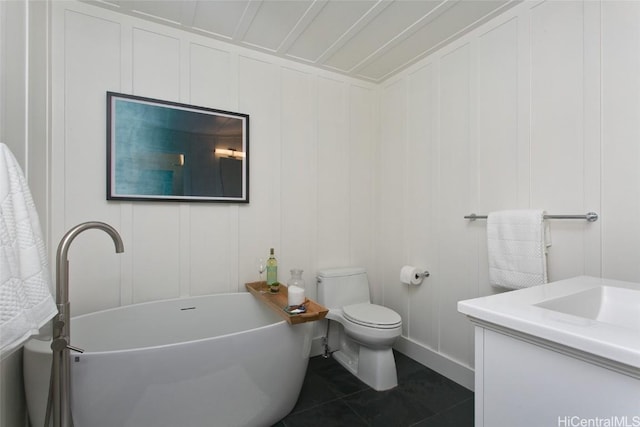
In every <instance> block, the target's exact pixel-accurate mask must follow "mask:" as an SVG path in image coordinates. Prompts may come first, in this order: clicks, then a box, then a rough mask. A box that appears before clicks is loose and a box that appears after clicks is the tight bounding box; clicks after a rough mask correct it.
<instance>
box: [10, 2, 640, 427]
mask: <svg viewBox="0 0 640 427" xmlns="http://www.w3.org/2000/svg"><path fill="white" fill-rule="evenodd" d="M50 6H51V8H52V19H51V26H52V27H51V37H52V38H51V44H50V46H51V59H52V64H51V69H50V89H51V97H50V101H49V102H50V115H51V116H50V117H39V119H41V123H45V124H46V123H50V130H49V129H48V127H47V126H46V125H42V129H45V128H47V129H46V131H44V132H43V133H46V132H49V131H50V136H49V138H48V139H47V141H48V144H49V145H48V146H46V147H44V146H43V145H42V144H43V143H42V142H41V143H40V144H36V143H34V142H30V144H29V145H27V144H26V143H25V148H24V153H23V154H24V157H25V159H27V158H28V159H29V161H30V162H31V164H34V165H40V166H42V165H44V167H42V168H32V170H31V171H30V177H31V178H32V181H31V182H32V183H33V184H35V185H34V188H35V189H36V193H37V195H36V198H37V201H38V203H39V206H38V208H39V210H40V211H41V215H43V214H42V212H45V214H44V216H45V219H43V222H44V223H45V224H46V226H45V228H46V229H47V231H48V243H49V246H50V248H51V249H50V250H51V254H52V258H53V257H54V255H55V247H56V245H57V242H58V241H59V239H60V237H61V236H62V235H63V233H64V232H65V231H66V230H67V229H69V228H70V227H72V226H74V225H75V224H77V223H79V222H82V221H87V220H102V221H106V222H108V223H111V224H113V225H114V226H115V227H116V228H117V229H118V230H119V231H120V232H121V234H122V236H123V239H124V241H125V253H124V254H121V255H116V254H115V253H114V249H113V244H112V242H111V240H110V239H109V238H108V237H107V236H106V235H104V234H103V233H101V232H98V231H90V232H87V233H85V234H83V235H82V236H80V237H78V239H76V241H75V242H74V243H73V245H72V248H71V251H70V256H69V257H70V260H71V266H70V269H71V298H72V310H73V313H74V314H79V313H84V312H89V311H94V310H99V309H104V308H109V307H114V306H118V305H122V304H130V303H134V302H141V301H148V300H154V299H160V298H167V297H175V296H184V295H199V294H205V293H215V292H228V291H237V290H243V283H245V282H247V281H252V280H255V279H257V276H258V272H257V265H256V259H257V258H258V257H259V256H265V255H266V254H267V251H268V248H269V247H275V248H276V251H277V252H276V253H277V254H278V257H279V260H280V266H281V271H282V273H281V279H283V280H286V279H287V277H288V270H289V269H290V268H293V267H299V268H303V269H304V270H305V275H304V277H305V279H306V281H307V284H308V285H309V293H310V294H311V296H313V295H314V294H315V281H314V279H313V276H314V274H315V272H316V271H317V270H318V269H319V268H326V267H332V266H338V265H363V266H365V267H366V268H367V270H368V271H369V272H370V281H371V283H372V294H373V299H374V301H376V302H382V303H384V304H385V305H387V306H389V307H392V308H394V309H396V310H397V311H398V312H399V313H400V314H401V315H402V317H403V322H404V325H403V337H402V338H401V339H400V341H399V343H398V348H400V349H401V350H402V351H404V352H406V353H407V354H409V355H411V356H413V357H415V358H417V359H418V360H420V361H422V362H424V363H425V364H427V365H429V366H431V367H432V368H434V369H437V370H439V371H441V372H443V373H445V374H446V375H448V376H450V377H451V378H453V379H455V380H457V381H459V382H461V383H463V384H465V385H468V386H472V383H473V378H472V375H473V372H472V368H473V366H472V365H473V342H472V336H471V325H470V324H469V322H468V321H467V320H466V319H465V318H464V317H463V316H461V315H460V314H458V313H457V310H456V302H457V301H458V300H460V299H466V298H473V297H476V296H480V295H487V294H490V293H493V292H496V290H494V289H493V288H491V287H490V286H489V285H488V282H487V268H486V248H485V246H486V245H485V238H486V234H485V223H484V221H476V222H474V223H471V222H468V221H466V220H464V219H463V216H464V215H466V214H468V213H471V212H476V213H481V214H484V213H487V212H490V211H493V210H498V209H507V208H528V207H540V208H544V209H547V210H548V211H549V212H550V213H558V214H562V213H585V212H587V211H589V210H593V211H596V212H598V213H599V214H600V215H601V219H600V220H599V221H598V222H597V223H593V224H588V223H586V222H582V221H553V222H552V223H551V229H552V237H553V246H552V247H551V250H550V259H549V264H550V278H551V279H552V280H556V279H562V278H565V277H569V276H574V275H578V274H591V275H596V276H598V275H602V276H604V277H608V278H614V279H623V280H632V281H640V263H638V255H637V254H639V253H640V221H638V218H640V168H639V167H638V165H639V164H640V143H639V141H640V126H638V123H639V122H640V77H639V76H640V3H638V2H626V1H619V2H618V1H604V2H596V1H593V2H582V1H563V2H556V1H549V2H524V3H523V4H521V5H518V6H516V7H514V8H513V9H511V10H509V11H508V12H506V13H505V14H503V15H502V16H499V17H497V18H495V19H493V20H492V21H491V22H488V23H487V24H485V25H484V26H482V27H480V28H478V29H476V30H474V31H473V32H472V33H470V34H468V35H466V36H464V37H462V38H461V39H459V40H457V41H455V42H454V43H452V44H451V45H448V46H446V47H444V48H443V49H441V50H440V51H438V52H436V53H434V54H433V55H431V56H429V57H428V58H426V59H424V60H423V61H421V62H419V63H417V64H415V65H414V66H412V67H411V68H409V69H407V70H405V71H404V72H402V73H401V74H400V75H398V76H395V77H393V78H392V79H390V80H388V81H386V82H384V83H383V84H381V85H380V86H379V87H375V86H372V85H369V84H366V83H362V82H358V81H355V80H352V79H348V78H345V77H342V76H339V75H334V74H331V73H326V72H321V71H317V70H313V69H312V68H308V67H305V66H303V65H300V64H294V63H289V62H286V61H284V60H280V59H274V58H270V57H268V56H266V55H263V54H258V53H255V52H251V51H248V50H243V49H240V48H237V47H232V46H229V45H226V44H224V43H220V42H216V41H212V40H207V39H206V38H203V37H200V36H198V35H194V34H190V33H186V32H182V31H179V30H176V29H172V28H168V27H163V26H160V25H156V24H151V23H145V22H143V21H140V20H137V19H133V18H131V17H126V16H121V15H118V14H115V13H110V11H107V10H105V9H97V8H94V7H92V6H91V5H89V4H85V3H76V2H52V3H51V4H50ZM3 10H4V9H3ZM4 16H5V15H3V19H6V18H4ZM43 16H44V15H43ZM3 22H4V21H3ZM40 27H42V28H46V26H38V28H40ZM34 28H35V27H34ZM37 31H40V30H37ZM30 34H32V35H34V37H33V39H34V41H39V43H41V42H42V40H44V38H42V37H35V34H36V30H35V29H34V32H33V33H31V31H30ZM38 34H39V33H38ZM41 39H42V40H41ZM3 46H4V47H3V54H4V53H6V52H7V51H8V48H7V47H6V45H3ZM38 49H39V50H41V51H44V50H46V49H47V47H45V44H42V45H41V46H39V47H38ZM3 70H4V69H3ZM39 72H40V73H41V74H42V75H44V74H46V70H45V71H43V70H40V71H39ZM14 80H20V79H14ZM5 89H6V88H5ZM108 90H111V91H117V92H124V93H133V94H136V95H143V96H149V97H153V98H161V99H167V100H171V101H179V102H185V103H191V104H196V105H202V106H207V107H213V108H218V109H223V110H230V111H239V112H242V113H248V114H250V116H251V135H250V150H251V161H250V197H251V203H250V204H248V205H233V204H188V203H158V202H156V203H130V202H107V201H106V200H105V187H106V171H105V164H106V159H105V152H106V141H105V116H106V105H105V104H106V99H105V98H106V97H105V92H106V91H108ZM42 92H43V94H41V95H40V97H41V98H42V99H44V98H46V96H47V95H46V94H45V93H44V90H43V91H42ZM4 111H5V112H6V111H7V110H6V109H5V110H4ZM7 117H8V116H7V115H6V113H5V115H4V116H3V120H5V121H6V120H8V119H7ZM49 119H50V121H48V120H49ZM32 133H33V132H32ZM18 147H20V145H18ZM34 162H35V163H34ZM45 163H46V164H45ZM47 168H48V169H47ZM47 171H48V172H47ZM47 173H48V175H49V182H47V183H46V185H42V184H41V183H40V178H41V177H42V176H45V175H46V174H47ZM33 174H35V175H33ZM403 264H413V265H418V266H424V267H426V268H428V269H429V270H430V271H431V273H432V275H431V277H430V278H428V279H426V280H425V281H424V283H423V284H422V285H421V286H419V287H412V288H408V287H406V286H405V285H402V284H400V283H399V279H398V274H399V270H400V267H401V266H402V265H403ZM7 366H8V365H7ZM5 368H6V366H3V370H5ZM2 379H3V380H5V379H7V376H6V375H5V373H4V371H3V374H2ZM11 384H12V385H11V388H12V389H16V390H17V389H19V387H18V386H17V385H15V380H13V381H12V383H11ZM3 390H4V389H3ZM7 402H10V400H8V399H7V398H6V397H2V402H1V404H2V406H3V408H6V407H7V406H8V405H9V403H7ZM5 424H6V423H5Z"/></svg>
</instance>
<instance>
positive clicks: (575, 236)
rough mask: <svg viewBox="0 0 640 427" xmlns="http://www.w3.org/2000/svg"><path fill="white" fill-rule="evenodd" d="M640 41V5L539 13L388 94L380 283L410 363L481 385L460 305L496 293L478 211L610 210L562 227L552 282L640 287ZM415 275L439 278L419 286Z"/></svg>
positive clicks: (591, 5)
mask: <svg viewBox="0 0 640 427" xmlns="http://www.w3.org/2000/svg"><path fill="white" fill-rule="evenodd" d="M639 28H640V3H638V2H611V1H607V2H602V3H599V2H581V1H566V2H559V1H558V2H556V1H553V2H525V3H523V4H521V5H519V6H517V7H516V8H514V9H513V10H511V11H508V12H507V13H505V14H504V15H502V16H500V17H498V18H496V19H494V20H492V21H491V22H489V23H488V24H486V25H484V26H483V27H481V28H479V29H478V30H476V31H474V32H473V33H471V34H469V35H467V36H465V37H463V38H462V39H460V40H458V41H456V42H455V43H453V44H451V45H449V46H447V47H445V48H443V49H442V50H440V51H439V52H437V53H435V54H433V55H431V56H430V57H429V58H427V59H425V60H423V61H422V62H420V63H419V64H416V65H415V66H413V67H411V69H408V70H406V71H405V72H403V73H402V74H400V75H398V76H396V77H394V78H392V79H390V80H389V81H387V82H385V83H384V84H383V85H382V87H381V92H382V93H381V103H380V105H381V109H382V120H381V123H382V129H381V137H380V144H381V148H380V150H379V151H380V153H381V155H380V157H379V159H378V163H379V165H378V170H379V171H380V174H379V176H378V177H377V179H378V180H379V182H380V185H379V189H378V193H377V197H378V203H379V205H378V210H379V212H380V218H379V226H380V228H381V230H382V233H381V235H380V239H379V240H378V242H377V248H378V251H379V254H378V258H377V260H378V262H377V265H379V266H380V268H379V272H378V275H377V276H378V277H379V278H380V280H379V281H378V282H377V283H376V286H377V287H378V293H380V292H382V293H384V302H385V304H386V305H389V306H390V307H392V308H394V309H396V310H397V311H399V312H400V313H402V315H403V319H404V321H405V325H404V334H403V338H402V340H401V342H400V343H399V345H398V346H399V348H400V349H402V351H405V352H407V353H408V354H410V355H413V356H414V357H417V358H418V359H419V360H422V361H423V362H425V363H427V364H429V365H431V366H433V367H435V368H436V369H439V370H441V371H442V372H445V373H447V375H449V376H451V377H453V378H455V379H457V380H458V381H460V382H462V383H463V384H467V385H471V383H472V380H473V378H472V370H471V368H472V367H473V342H472V327H471V324H470V323H469V322H468V320H466V319H465V318H464V316H462V315H460V314H459V313H457V310H456V302H457V301H459V300H461V299H468V298H473V297H477V296H482V295H488V294H491V293H493V292H496V291H495V290H494V289H492V288H491V287H490V286H489V285H488V278H487V276H488V273H487V255H486V243H485V239H486V234H485V225H486V222H485V221H480V220H479V221H476V222H469V221H467V220H464V219H463V216H464V215H467V214H469V213H472V212H475V213H477V214H486V213H488V212H490V211H494V210H499V209H509V208H543V209H546V210H547V211H548V212H549V213H552V214H584V213H586V212H588V211H596V212H598V213H599V214H600V220H599V221H598V222H596V223H587V222H586V221H571V220H555V221H551V232H552V241H553V246H552V247H551V249H550V253H549V277H550V280H558V279H563V278H567V277H571V276H576V275H581V274H589V275H595V276H600V275H601V276H603V277H608V278H614V279H622V280H631V281H640V267H639V264H638V255H637V254H638V253H640V223H639V222H638V220H637V219H638V218H639V217H640V179H639V178H640V172H639V168H638V164H639V161H640V143H639V141H640V138H639V136H640V135H639V132H640V127H639V126H638V122H639V119H640V78H639V77H638V76H640V30H639ZM389 152H393V153H395V154H396V155H395V156H393V158H390V156H388V155H385V154H386V153H389ZM403 264H414V265H419V266H425V267H428V268H429V270H430V271H431V273H432V275H431V277H430V278H428V279H427V280H426V281H425V282H424V283H423V284H422V286H420V287H418V288H411V289H408V288H407V287H406V286H402V285H400V284H399V283H398V279H397V272H398V270H399V268H400V267H401V266H402V265H403Z"/></svg>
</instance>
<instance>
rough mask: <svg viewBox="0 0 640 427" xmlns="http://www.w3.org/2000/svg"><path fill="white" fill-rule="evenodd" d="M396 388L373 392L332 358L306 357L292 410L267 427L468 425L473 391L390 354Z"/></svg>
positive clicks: (471, 425)
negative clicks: (393, 363)
mask: <svg viewBox="0 0 640 427" xmlns="http://www.w3.org/2000/svg"><path fill="white" fill-rule="evenodd" d="M395 358H396V367H397V369H398V387H396V388H394V389H392V390H388V391H383V392H377V391H375V390H373V389H371V388H370V387H368V386H367V385H366V384H364V383H362V382H361V381H360V380H358V379H357V378H356V377H354V376H353V375H351V374H350V373H349V372H348V371H347V370H346V369H344V368H343V367H342V366H340V364H339V363H338V362H336V361H335V360H334V359H333V358H329V359H324V358H323V357H321V356H316V357H312V358H311V359H310V360H309V367H308V368H307V375H306V377H305V380H304V384H303V386H302V391H301V392H300V397H299V398H298V402H297V403H296V406H295V407H294V408H293V411H291V413H290V414H289V415H287V416H286V417H285V418H284V419H282V420H281V421H280V422H278V423H277V424H275V425H274V426H273V427H297V426H304V427H314V426H321V427H343V426H349V427H359V426H363V427H374V426H380V427H409V426H412V427H473V392H472V391H470V390H468V389H466V388H464V387H462V386H461V385H458V384H456V383H455V382H453V381H451V380H449V379H447V378H445V377H443V376H442V375H440V374H438V373H436V372H434V371H432V370H431V369H429V368H427V367H425V366H423V365H421V364H420V363H418V362H416V361H414V360H412V359H411V358H409V357H407V356H405V355H403V354H401V353H398V352H395Z"/></svg>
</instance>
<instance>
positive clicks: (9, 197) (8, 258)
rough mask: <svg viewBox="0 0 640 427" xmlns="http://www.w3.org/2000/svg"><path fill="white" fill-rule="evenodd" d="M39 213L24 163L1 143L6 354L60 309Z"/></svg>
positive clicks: (0, 337) (2, 348)
mask: <svg viewBox="0 0 640 427" xmlns="http://www.w3.org/2000/svg"><path fill="white" fill-rule="evenodd" d="M50 284H51V276H50V273H49V265H48V262H47V251H46V248H45V244H44V240H43V239H42V231H41V229H40V222H39V220H38V213H37V212H36V207H35V204H34V202H33V198H32V197H31V192H30V191H29V187H28V186H27V181H26V179H25V177H24V174H23V172H22V169H21V168H20V165H19V164H18V162H17V161H16V159H15V157H14V156H13V154H12V153H11V151H10V150H9V148H8V147H7V146H6V145H5V144H2V143H0V355H2V356H3V357H4V356H6V355H8V354H9V353H10V352H11V351H13V350H15V349H16V348H19V347H20V346H21V345H22V344H24V342H25V341H26V340H27V339H29V338H30V337H31V336H32V335H35V334H37V333H38V330H39V329H40V328H41V327H43V326H44V325H45V324H46V323H47V322H48V321H49V320H50V319H51V318H52V317H53V316H55V315H56V314H57V312H58V309H57V307H56V304H55V301H54V299H53V297H52V295H51V286H50Z"/></svg>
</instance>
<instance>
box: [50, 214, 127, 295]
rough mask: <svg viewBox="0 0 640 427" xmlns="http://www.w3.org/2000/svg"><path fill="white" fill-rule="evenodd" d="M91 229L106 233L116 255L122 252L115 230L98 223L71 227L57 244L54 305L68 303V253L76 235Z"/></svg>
mask: <svg viewBox="0 0 640 427" xmlns="http://www.w3.org/2000/svg"><path fill="white" fill-rule="evenodd" d="M92 228H95V229H98V230H102V231H104V232H106V233H107V234H108V235H109V236H111V238H112V239H113V243H114V244H115V246H116V253H122V252H124V244H123V243H122V237H120V234H119V233H118V232H117V231H116V229H115V228H113V227H112V226H110V225H109V224H106V223H104V222H100V221H89V222H83V223H82V224H78V225H76V226H75V227H73V228H72V229H71V230H69V231H67V233H66V234H65V235H64V236H63V237H62V239H61V240H60V243H59V244H58V252H57V255H56V265H57V269H56V303H57V304H65V303H67V302H68V301H69V260H68V252H69V247H70V246H71V242H73V239H75V238H76V237H77V236H78V234H80V233H82V232H83V231H85V230H90V229H92Z"/></svg>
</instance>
